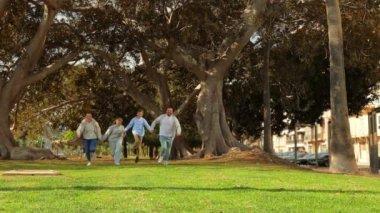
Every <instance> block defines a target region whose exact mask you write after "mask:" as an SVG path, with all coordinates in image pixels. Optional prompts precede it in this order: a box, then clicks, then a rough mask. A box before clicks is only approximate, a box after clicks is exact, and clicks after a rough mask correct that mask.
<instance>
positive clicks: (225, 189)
mask: <svg viewBox="0 0 380 213" xmlns="http://www.w3.org/2000/svg"><path fill="white" fill-rule="evenodd" d="M54 190H79V191H103V190H105V191H107V190H109V191H115V190H116V191H117V190H120V191H124V190H132V191H156V190H168V191H215V192H232V191H236V192H242V191H244V192H249V191H252V192H253V191H261V192H273V193H282V192H305V193H327V194H329V193H333V194H380V191H369V190H334V189H285V188H255V187H245V186H242V187H237V186H236V187H223V188H210V187H205V188H202V187H171V186H162V187H160V186H158V187H145V186H115V187H113V186H68V187H0V192H7V191H19V192H28V191H54Z"/></svg>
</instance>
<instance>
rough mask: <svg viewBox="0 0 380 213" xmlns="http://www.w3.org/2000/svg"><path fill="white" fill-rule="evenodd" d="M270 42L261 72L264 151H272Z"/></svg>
mask: <svg viewBox="0 0 380 213" xmlns="http://www.w3.org/2000/svg"><path fill="white" fill-rule="evenodd" d="M270 48H271V45H270V42H269V41H268V42H267V44H266V48H265V58H264V69H263V73H262V78H263V84H264V88H263V99H264V151H265V152H267V153H273V152H274V151H273V143H272V128H271V124H272V119H271V108H270V86H269V72H270V70H269V57H270Z"/></svg>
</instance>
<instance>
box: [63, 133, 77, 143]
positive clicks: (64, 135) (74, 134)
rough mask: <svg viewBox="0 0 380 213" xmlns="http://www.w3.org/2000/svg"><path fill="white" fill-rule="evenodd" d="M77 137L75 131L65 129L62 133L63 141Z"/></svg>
mask: <svg viewBox="0 0 380 213" xmlns="http://www.w3.org/2000/svg"><path fill="white" fill-rule="evenodd" d="M76 137H77V134H76V132H75V131H72V130H67V131H66V132H65V133H64V134H63V135H62V140H64V141H70V140H72V139H74V138H76Z"/></svg>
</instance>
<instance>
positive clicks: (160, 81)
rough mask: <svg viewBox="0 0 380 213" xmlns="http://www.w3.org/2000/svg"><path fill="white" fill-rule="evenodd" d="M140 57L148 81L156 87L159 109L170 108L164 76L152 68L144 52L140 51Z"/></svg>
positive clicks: (167, 86)
mask: <svg viewBox="0 0 380 213" xmlns="http://www.w3.org/2000/svg"><path fill="white" fill-rule="evenodd" d="M141 57H142V59H143V60H144V63H145V65H146V69H145V71H146V72H145V73H146V75H147V77H148V79H149V80H151V81H152V82H153V83H154V85H155V86H156V88H157V90H158V92H159V93H160V98H161V108H162V109H164V108H166V107H168V106H170V89H169V85H168V80H167V78H166V76H164V75H163V74H161V73H159V72H158V71H157V70H156V69H154V68H153V65H152V63H151V61H150V59H149V56H148V54H147V52H146V51H145V50H142V51H141Z"/></svg>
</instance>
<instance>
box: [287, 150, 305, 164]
mask: <svg viewBox="0 0 380 213" xmlns="http://www.w3.org/2000/svg"><path fill="white" fill-rule="evenodd" d="M305 155H306V153H305V152H297V159H299V158H302V157H303V156H305ZM284 159H285V160H288V161H290V162H292V163H295V159H294V152H290V153H289V154H288V155H287V156H285V157H284Z"/></svg>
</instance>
